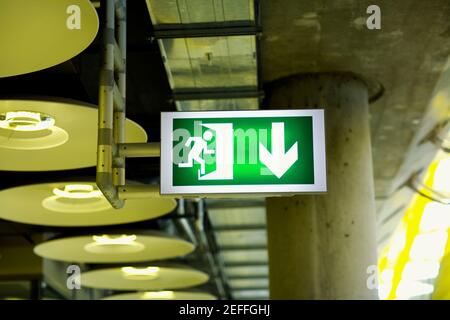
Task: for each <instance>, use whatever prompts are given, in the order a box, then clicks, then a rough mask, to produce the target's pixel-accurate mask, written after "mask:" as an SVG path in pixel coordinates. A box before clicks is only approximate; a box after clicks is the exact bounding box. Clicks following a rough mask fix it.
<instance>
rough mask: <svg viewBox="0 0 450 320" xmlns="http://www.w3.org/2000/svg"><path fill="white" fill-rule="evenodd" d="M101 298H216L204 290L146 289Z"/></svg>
mask: <svg viewBox="0 0 450 320" xmlns="http://www.w3.org/2000/svg"><path fill="white" fill-rule="evenodd" d="M102 300H217V297H216V296H213V295H212V294H209V293H206V292H187V291H186V292H185V291H147V292H132V293H123V294H115V295H112V296H109V297H106V298H103V299H102Z"/></svg>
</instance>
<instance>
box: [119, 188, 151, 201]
mask: <svg viewBox="0 0 450 320" xmlns="http://www.w3.org/2000/svg"><path fill="white" fill-rule="evenodd" d="M157 196H159V185H136V186H134V185H123V186H119V197H120V198H121V199H124V200H126V199H142V198H151V197H157Z"/></svg>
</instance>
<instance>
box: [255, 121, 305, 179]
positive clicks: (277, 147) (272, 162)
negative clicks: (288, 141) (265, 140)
mask: <svg viewBox="0 0 450 320" xmlns="http://www.w3.org/2000/svg"><path fill="white" fill-rule="evenodd" d="M297 159H298V147H297V142H296V143H294V145H293V146H292V147H291V148H290V149H289V151H288V152H286V153H284V123H283V122H272V153H270V152H269V150H267V149H266V147H265V146H264V145H263V144H262V143H259V160H261V162H262V163H264V164H265V165H266V166H267V168H269V170H270V171H272V173H273V174H274V175H275V176H276V177H277V178H278V179H280V178H281V177H282V176H283V175H284V174H285V173H286V171H288V170H289V168H290V167H292V165H293V164H294V163H295V161H297Z"/></svg>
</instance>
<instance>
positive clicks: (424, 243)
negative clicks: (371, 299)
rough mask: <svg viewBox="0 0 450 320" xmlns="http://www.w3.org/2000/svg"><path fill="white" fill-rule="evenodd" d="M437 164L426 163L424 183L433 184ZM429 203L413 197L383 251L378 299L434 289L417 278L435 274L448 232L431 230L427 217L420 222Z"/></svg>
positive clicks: (398, 297)
mask: <svg viewBox="0 0 450 320" xmlns="http://www.w3.org/2000/svg"><path fill="white" fill-rule="evenodd" d="M438 165H439V161H433V163H432V164H431V165H430V166H429V168H428V170H427V172H426V174H425V176H424V184H425V185H426V186H433V181H434V176H435V172H436V169H437V167H438ZM430 203H431V200H430V199H428V198H426V197H423V196H421V195H419V194H417V195H416V196H414V198H413V199H412V201H411V203H410V205H409V207H408V209H407V210H406V212H405V215H404V216H403V218H402V220H401V223H400V225H399V226H398V227H397V229H396V231H395V232H394V234H393V236H392V239H391V241H390V242H389V244H388V245H387V247H386V248H385V249H384V250H383V252H382V255H381V257H380V259H379V278H380V298H381V299H408V298H410V297H413V296H415V295H419V294H430V293H431V292H433V288H434V287H433V286H432V285H430V284H427V283H424V282H421V281H420V280H422V279H421V278H423V277H432V276H435V275H436V263H439V260H440V258H441V257H442V255H443V254H444V252H443V251H444V250H443V248H444V246H445V243H446V241H447V235H446V233H445V232H443V231H440V230H434V229H432V228H431V229H430V228H429V225H430V222H429V220H430V218H429V217H426V218H425V219H424V220H423V222H422V216H423V214H424V212H425V208H426V207H427V206H428V205H429V204H430ZM424 228H425V229H427V228H428V231H429V232H426V233H425V232H424V231H425V230H424ZM419 235H420V236H419ZM430 241H431V243H432V244H433V247H434V248H433V249H432V250H428V245H429V243H430ZM433 241H435V242H433ZM424 268H425V269H426V270H424ZM387 270H388V272H392V277H390V278H389V279H385V280H383V279H382V275H383V274H384V273H385V272H386V271H387ZM387 291H389V293H387Z"/></svg>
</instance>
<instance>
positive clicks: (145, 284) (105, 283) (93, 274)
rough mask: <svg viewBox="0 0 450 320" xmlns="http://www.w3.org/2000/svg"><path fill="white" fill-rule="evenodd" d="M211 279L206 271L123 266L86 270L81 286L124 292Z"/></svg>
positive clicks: (180, 285)
mask: <svg viewBox="0 0 450 320" xmlns="http://www.w3.org/2000/svg"><path fill="white" fill-rule="evenodd" d="M208 279H209V276H208V275H207V274H206V273H204V272H201V271H198V270H194V269H186V268H173V267H153V266H150V267H144V268H134V267H122V268H111V269H100V270H94V271H88V272H84V273H82V274H81V285H82V286H83V287H87V288H96V289H109V290H123V291H141V290H145V291H147V290H148V291H166V290H172V289H182V288H189V287H194V286H198V285H200V284H203V283H205V282H207V281H208Z"/></svg>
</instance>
